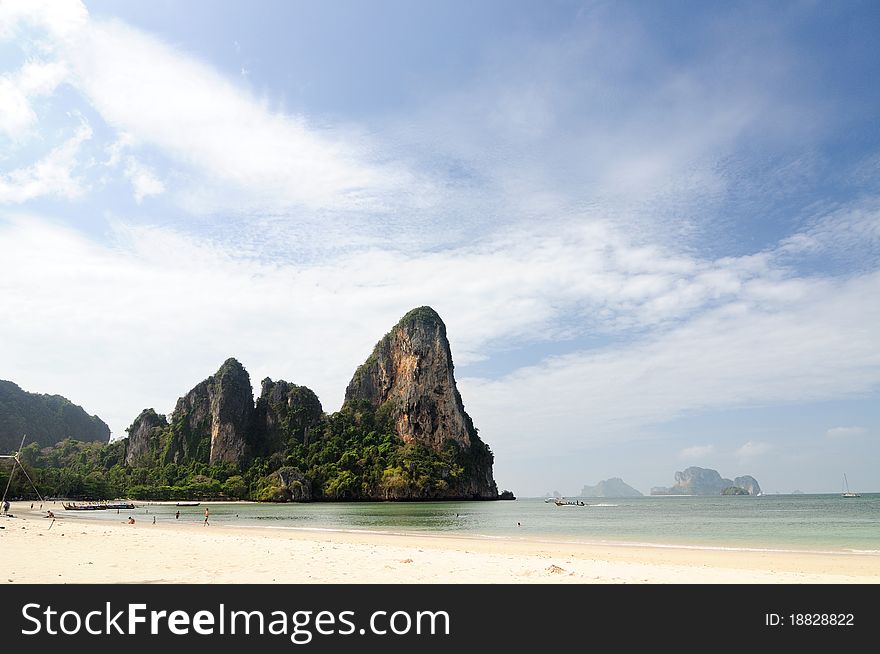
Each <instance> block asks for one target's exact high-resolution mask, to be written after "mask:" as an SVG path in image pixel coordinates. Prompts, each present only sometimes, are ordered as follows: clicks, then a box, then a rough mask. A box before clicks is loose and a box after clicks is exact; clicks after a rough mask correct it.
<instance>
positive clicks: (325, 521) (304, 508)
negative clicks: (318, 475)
mask: <svg viewBox="0 0 880 654" xmlns="http://www.w3.org/2000/svg"><path fill="white" fill-rule="evenodd" d="M578 500H579V501H581V502H584V506H557V505H556V504H554V503H553V502H552V501H551V502H547V501H545V500H544V498H520V499H516V500H503V501H495V502H339V503H337V502H316V503H310V504H263V503H250V502H228V503H222V502H220V503H217V502H210V503H201V504H200V505H199V506H176V505H175V504H174V503H170V504H169V503H149V502H135V504H136V508H134V509H130V510H128V509H123V510H121V511H120V512H119V513H118V514H117V512H116V510H107V511H88V512H87V511H80V512H76V513H73V512H70V511H64V510H63V509H62V508H61V506H60V502H58V503H57V506H54V507H53V505H52V504H48V505H47V506H48V508H53V510H54V511H55V514H56V515H58V514H59V513H60V514H66V515H65V517H71V518H73V517H75V518H76V519H86V520H113V521H118V520H122V521H124V520H127V518H128V516H129V515H131V516H132V517H134V518H135V519H136V520H137V521H138V522H139V523H142V522H152V519H153V517H155V518H156V521H157V522H166V523H167V522H173V523H203V522H204V519H205V516H204V511H205V508H206V507H207V508H209V510H210V517H209V520H210V522H211V524H217V525H229V526H237V527H244V528H252V529H264V528H273V529H291V530H309V531H362V532H370V533H378V534H431V535H438V536H465V537H473V538H484V539H504V540H518V539H521V540H530V541H535V540H538V541H548V542H553V541H555V542H566V543H590V544H597V543H598V544H602V543H605V544H618V545H640V546H653V547H694V548H700V549H718V550H746V551H750V550H751V551H774V550H777V551H822V552H837V553H863V554H873V555H878V556H880V493H863V494H862V496H861V497H857V498H844V497H842V496H840V495H839V494H837V495H835V494H829V495H809V494H804V495H762V496H726V497H725V496H717V497H705V496H645V497H636V498H619V499H616V498H614V499H612V498H602V499H598V498H596V499H591V498H578ZM58 509H60V511H59V510H58ZM178 511H179V512H180V516H179V517H176V514H177V512H178Z"/></svg>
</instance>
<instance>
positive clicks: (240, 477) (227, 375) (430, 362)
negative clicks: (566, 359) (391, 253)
mask: <svg viewBox="0 0 880 654" xmlns="http://www.w3.org/2000/svg"><path fill="white" fill-rule="evenodd" d="M127 431H128V439H127V442H126V444H125V462H126V463H127V464H128V465H129V466H130V467H149V466H166V465H167V464H169V463H175V464H178V466H179V467H178V468H174V467H173V466H172V467H171V469H170V471H169V472H168V473H167V474H168V475H170V476H167V477H165V478H164V479H165V481H164V482H162V484H164V485H163V488H167V487H169V486H170V485H172V484H178V485H179V484H181V483H183V484H189V485H188V486H186V488H187V489H189V490H186V491H185V492H189V493H191V494H200V495H199V496H202V494H204V493H206V492H208V491H207V490H205V489H210V488H213V486H212V484H214V485H215V486H217V489H215V491H212V492H218V493H219V492H221V490H222V488H226V487H227V486H228V487H229V488H228V489H227V490H222V492H223V493H225V494H227V495H228V496H233V497H244V496H250V497H252V498H254V499H261V500H267V501H309V500H312V499H319V500H320V499H342V500H344V499H359V500H365V499H373V500H378V499H387V500H424V499H453V498H455V499H498V489H497V486H496V484H495V480H494V479H493V476H492V464H493V462H494V458H493V455H492V452H491V450H490V449H489V448H488V447H487V446H486V444H485V443H484V442H483V441H482V440H481V439H480V437H479V436H478V435H477V430H476V429H475V428H474V425H473V422H472V421H471V418H470V416H468V414H467V413H466V412H465V410H464V404H463V403H462V400H461V395H460V394H459V392H458V389H457V387H456V384H455V378H454V376H453V364H452V354H451V351H450V347H449V341H448V340H447V338H446V326H445V325H444V324H443V321H442V320H441V319H440V316H438V315H437V313H436V312H435V311H434V310H433V309H431V308H430V307H420V308H418V309H414V310H412V311H410V312H409V313H407V314H406V315H405V316H404V317H403V318H402V319H401V320H400V322H399V323H398V324H397V325H395V326H394V328H393V329H392V330H391V332H389V333H388V334H387V335H386V336H385V337H384V338H383V339H382V340H381V341H379V343H378V344H377V345H376V347H375V348H374V350H373V353H372V354H371V355H370V357H369V358H368V359H367V361H366V362H365V363H364V364H363V365H362V366H360V367H359V368H358V369H357V371H356V372H355V374H354V377H353V378H352V380H351V382H350V383H349V385H348V388H347V390H346V394H345V403H344V405H343V407H342V409H341V410H340V411H338V412H336V413H333V414H330V415H327V414H325V413H324V411H323V408H322V406H321V402H320V400H319V399H318V397H317V395H315V393H314V392H312V391H311V390H310V389H308V388H307V387H305V386H298V385H296V384H292V383H290V382H286V381H284V380H278V381H273V380H272V379H270V378H268V377H267V378H266V379H264V380H263V381H262V384H261V390H260V395H259V397H258V398H257V400H256V403H255V402H254V398H253V391H252V387H251V382H250V376H249V375H248V373H247V371H246V370H245V369H244V367H242V365H241V364H240V363H239V362H238V361H236V360H235V359H228V360H227V361H226V362H225V363H224V364H223V365H222V366H221V367H220V369H219V370H218V371H217V372H216V373H215V374H214V375H212V376H210V377H208V378H207V379H205V380H204V381H202V382H201V383H199V384H197V385H196V386H195V387H194V388H193V389H192V390H190V391H189V392H188V393H186V395H184V396H183V397H181V398H180V399H179V400H178V401H177V405H176V406H175V408H174V411H173V413H172V414H171V419H170V421H168V422H166V420H165V418H164V416H160V415H158V414H157V413H156V412H155V411H154V410H153V409H146V410H144V411H143V412H142V413H141V414H140V415H139V416H138V417H137V418H136V419H135V421H134V422H133V423H132V425H131V427H129V429H128V430H127ZM198 464H208V465H211V466H215V465H216V464H233V465H232V466H224V465H219V466H217V467H216V468H215V469H214V470H212V471H210V475H213V477H211V476H209V475H206V474H205V470H204V468H201V467H200V466H199V465H198ZM163 474H164V473H163ZM228 475H231V477H229V478H227V476H228ZM156 477H157V478H163V477H162V475H156ZM245 477H247V479H248V481H247V483H246V482H245ZM233 482H234V483H233ZM223 484H225V485H226V486H223ZM163 492H164V491H163ZM511 496H512V494H511Z"/></svg>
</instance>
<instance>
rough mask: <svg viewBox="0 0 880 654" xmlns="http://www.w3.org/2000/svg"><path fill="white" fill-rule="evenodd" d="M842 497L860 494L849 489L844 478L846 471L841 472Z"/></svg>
mask: <svg viewBox="0 0 880 654" xmlns="http://www.w3.org/2000/svg"><path fill="white" fill-rule="evenodd" d="M843 497H861V495H859V494H858V493H856V492H854V491H851V490H850V489H849V482H848V481H847V480H846V473H843Z"/></svg>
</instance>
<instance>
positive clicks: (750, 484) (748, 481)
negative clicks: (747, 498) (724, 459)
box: [733, 475, 761, 495]
mask: <svg viewBox="0 0 880 654" xmlns="http://www.w3.org/2000/svg"><path fill="white" fill-rule="evenodd" d="M733 485H734V486H736V487H737V488H742V489H743V490H744V491H746V492H748V494H749V495H760V494H761V486H760V485H759V484H758V480H757V479H755V478H754V477H752V476H751V475H743V476H742V477H737V478H736V479H734V480H733Z"/></svg>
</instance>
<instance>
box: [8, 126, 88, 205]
mask: <svg viewBox="0 0 880 654" xmlns="http://www.w3.org/2000/svg"><path fill="white" fill-rule="evenodd" d="M91 137H92V130H91V128H90V127H89V126H88V125H86V124H81V125H80V126H79V127H78V128H77V129H76V132H75V133H74V135H73V136H72V137H70V138H69V139H68V140H67V141H65V142H64V143H62V144H61V145H59V146H58V147H56V148H55V149H53V150H52V151H51V152H49V153H48V154H47V155H46V156H45V157H43V158H42V159H40V160H39V161H37V162H35V163H33V164H31V165H30V166H27V167H25V168H18V169H16V170H13V171H11V172H9V173H7V174H0V204H21V203H23V202H27V201H28V200H32V199H34V198H40V197H46V196H54V197H61V198H67V199H69V200H72V199H76V198H78V197H80V196H82V195H83V193H84V192H85V188H86V182H85V181H84V180H83V179H82V178H81V177H78V176H77V175H76V170H77V168H78V155H79V150H80V146H81V145H82V144H83V143H84V142H86V141H88V140H89V139H90V138H91Z"/></svg>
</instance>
